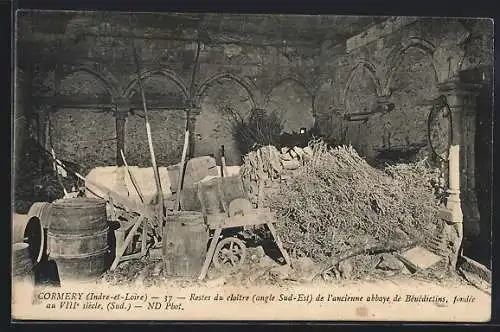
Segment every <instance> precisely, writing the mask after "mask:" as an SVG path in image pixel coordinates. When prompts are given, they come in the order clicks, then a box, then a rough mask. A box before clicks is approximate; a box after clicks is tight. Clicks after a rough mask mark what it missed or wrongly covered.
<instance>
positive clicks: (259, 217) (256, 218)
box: [207, 209, 275, 229]
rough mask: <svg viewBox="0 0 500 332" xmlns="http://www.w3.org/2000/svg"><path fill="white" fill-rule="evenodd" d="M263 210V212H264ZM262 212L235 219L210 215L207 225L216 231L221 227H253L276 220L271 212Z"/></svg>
mask: <svg viewBox="0 0 500 332" xmlns="http://www.w3.org/2000/svg"><path fill="white" fill-rule="evenodd" d="M262 210H263V211H262ZM262 210H260V211H256V212H254V211H252V213H251V214H247V215H244V216H241V215H236V216H233V217H228V215H227V214H225V213H219V214H210V215H207V223H208V226H209V227H210V228H211V229H216V228H219V227H222V228H230V227H242V226H251V225H262V224H266V223H268V222H270V221H271V220H274V219H275V218H274V214H273V213H271V212H270V211H266V210H265V209H262Z"/></svg>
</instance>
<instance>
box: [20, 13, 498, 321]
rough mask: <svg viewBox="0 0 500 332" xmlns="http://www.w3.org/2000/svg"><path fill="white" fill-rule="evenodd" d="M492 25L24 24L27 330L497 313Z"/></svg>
mask: <svg viewBox="0 0 500 332" xmlns="http://www.w3.org/2000/svg"><path fill="white" fill-rule="evenodd" d="M493 23H494V22H493V20H491V19H487V18H452V17H450V18H437V17H436V18H433V17H399V16H398V17H396V16H341V15H277V14H220V13H193V12H191V13H173V12H170V13H160V12H154V13H142V12H137V13H134V12H107V11H45V10H19V11H17V12H16V15H15V73H14V74H13V75H14V83H15V88H14V93H15V103H14V105H13V115H14V116H13V118H14V121H13V127H14V138H13V148H14V149H13V151H14V153H13V158H12V159H13V163H12V167H13V169H12V174H13V179H12V181H13V202H12V206H13V213H12V281H13V282H12V319H13V320H120V321H123V320H127V321H128V320H162V321H164V320H166V321H168V320H286V321H290V320H293V321H297V320H304V321H315V320H322V321H325V320H327V321H388V320H390V321H408V322H422V321H439V322H486V321H489V320H490V316H491V302H492V301H491V283H492V280H491V260H492V258H491V241H492V240H491V219H492V211H491V209H492V208H491V204H492V203H491V202H492V191H491V188H492V185H491V183H492V171H493V167H492V124H493V121H492V112H493V103H492V96H493V75H492V74H493V37H494V36H493Z"/></svg>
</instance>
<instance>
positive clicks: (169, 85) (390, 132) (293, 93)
mask: <svg viewBox="0 0 500 332" xmlns="http://www.w3.org/2000/svg"><path fill="white" fill-rule="evenodd" d="M433 50H434V48H433V46H432V45H430V44H428V43H423V44H422V43H420V42H419V41H416V40H413V41H412V42H409V43H407V44H405V45H403V46H401V47H400V48H396V49H394V50H393V52H391V54H390V55H389V58H388V61H387V62H388V63H390V65H389V66H388V67H387V68H388V70H387V73H388V74H387V75H386V77H387V78H386V79H384V80H381V79H379V76H382V75H380V70H377V68H376V67H375V66H374V65H373V64H371V63H370V62H369V61H366V60H360V61H357V62H356V63H355V65H354V67H353V68H352V70H351V71H350V74H349V75H348V78H347V80H346V83H345V84H343V85H344V86H345V88H344V89H339V88H338V85H337V83H336V82H335V81H330V82H328V84H326V85H325V84H323V85H320V87H319V88H314V87H311V86H309V85H307V84H306V83H304V80H303V79H301V78H300V77H297V76H288V77H285V78H283V79H281V80H279V81H278V82H276V83H275V84H274V85H273V86H272V88H271V89H270V90H269V91H267V92H266V93H262V91H261V90H259V88H258V87H257V86H256V84H255V83H254V82H252V81H250V80H248V79H246V78H240V77H239V76H237V75H235V74H232V73H217V74H214V75H212V76H211V77H209V78H208V79H206V80H204V81H203V83H202V84H200V85H199V86H198V87H197V89H196V93H195V102H196V104H197V105H198V106H200V108H201V112H202V114H201V115H199V116H197V120H196V121H197V124H196V132H195V140H196V142H195V153H196V154H199V155H204V154H212V153H213V152H214V150H215V147H219V146H220V145H222V144H224V145H225V147H226V153H227V154H228V155H227V160H228V162H229V163H237V162H238V161H239V158H240V156H239V154H238V149H237V147H236V144H235V142H234V138H233V137H231V128H230V126H231V122H230V121H228V118H227V117H228V114H223V113H221V111H223V110H224V107H221V105H225V106H228V107H227V108H229V109H231V110H233V111H235V112H236V113H237V114H238V115H239V116H241V117H245V116H246V115H248V114H249V113H250V111H251V110H253V109H255V108H265V109H268V110H270V111H277V112H279V114H280V115H281V118H282V119H283V120H284V124H285V126H284V127H285V128H284V130H285V131H294V130H298V129H299V128H300V127H312V126H313V125H314V121H315V116H316V112H318V111H321V112H325V111H326V112H329V108H331V106H332V105H333V106H334V107H333V108H342V109H343V110H344V112H353V113H355V112H363V111H364V110H370V108H372V107H373V106H374V105H375V103H376V102H377V100H378V98H379V97H380V96H383V95H391V98H392V99H391V100H393V101H395V103H396V105H397V107H398V108H397V109H396V110H395V112H394V114H393V115H391V116H390V117H385V118H382V117H373V118H370V120H369V121H368V122H365V123H344V124H343V125H342V126H343V127H342V128H341V130H340V131H338V133H341V134H343V135H345V136H346V140H347V141H349V142H350V143H352V144H353V145H355V146H358V147H363V149H365V150H367V151H361V152H362V153H363V154H365V155H368V154H370V153H371V152H373V151H371V150H376V149H380V148H391V147H394V146H396V147H397V146H398V145H405V144H406V145H409V144H414V143H418V142H419V141H421V140H422V137H423V135H422V133H421V131H422V128H425V126H424V125H423V124H422V122H423V121H425V117H426V112H425V111H424V110H423V111H419V110H418V108H419V106H418V105H416V99H418V98H417V97H418V96H414V95H411V91H419V93H420V94H422V91H427V90H425V89H428V91H427V92H425V93H424V94H427V95H432V94H433V93H434V91H435V90H436V83H437V78H436V64H435V62H434V61H433V60H432V52H433ZM415 59H419V61H414V60H415ZM415 64H420V67H421V69H422V70H420V69H417V70H413V71H412V70H409V68H411V67H412V66H415ZM82 73H83V74H84V75H87V76H86V77H82V76H80V78H78V75H81V74H82ZM408 73H410V74H408ZM415 73H417V74H418V75H417V74H415ZM68 79H69V80H71V79H73V80H75V81H78V80H80V81H82V82H85V84H83V86H82V89H83V88H85V89H89V87H92V84H89V81H94V83H95V84H94V85H95V87H94V88H93V89H94V91H90V92H95V94H96V95H98V93H101V94H102V93H104V94H107V96H108V98H110V99H111V100H113V99H115V98H128V99H134V98H137V97H138V95H137V79H133V80H131V81H130V82H129V83H128V84H126V85H125V86H124V87H123V88H118V87H119V86H120V85H119V84H118V83H117V81H116V80H115V79H114V78H113V77H112V75H109V74H108V73H104V74H102V73H98V72H96V71H94V70H93V69H90V68H86V67H77V68H73V69H71V70H69V71H67V72H65V75H64V76H63V78H62V80H61V81H60V82H59V88H60V89H61V88H63V87H64V86H71V88H72V89H74V88H75V84H70V82H65V80H68ZM141 79H142V80H143V83H144V85H145V87H146V89H145V90H146V91H148V93H150V94H153V95H154V94H155V93H158V94H165V93H166V92H167V93H166V94H167V95H168V94H169V92H171V93H172V95H173V96H177V97H178V96H180V97H181V98H183V99H184V101H185V99H186V98H188V96H189V91H188V88H187V84H186V82H184V80H183V79H182V78H180V77H179V76H178V75H177V74H176V73H175V72H172V71H170V70H168V69H155V70H147V71H144V72H143V73H142V77H141ZM416 82H418V84H417V85H418V86H416V85H415V84H416ZM395 87H398V88H399V90H398V89H395ZM401 87H403V88H401ZM404 87H406V89H405V88H404ZM90 90H92V89H90ZM339 91H340V93H339ZM90 92H89V91H86V92H85V93H86V94H89V93H90ZM339 94H340V97H338V95H339ZM408 101H410V102H408ZM420 108H421V107H420ZM159 116H160V115H159ZM160 118H161V117H160ZM160 118H159V119H160ZM130 121H132V119H130V120H129V122H130ZM139 122H141V121H140V120H139ZM131 124H132V122H131V123H130V124H129V126H130V125H131ZM179 127H180V128H182V125H179ZM373 128H376V130H371V129H373ZM379 129H380V130H379ZM179 134H180V135H182V132H180V133H179ZM372 136H373V137H372ZM133 141H134V140H133ZM233 145H234V146H233Z"/></svg>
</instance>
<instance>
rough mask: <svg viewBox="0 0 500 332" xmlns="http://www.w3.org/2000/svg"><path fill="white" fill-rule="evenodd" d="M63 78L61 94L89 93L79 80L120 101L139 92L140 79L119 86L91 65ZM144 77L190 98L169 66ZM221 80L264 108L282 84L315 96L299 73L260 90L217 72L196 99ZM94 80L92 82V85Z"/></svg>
mask: <svg viewBox="0 0 500 332" xmlns="http://www.w3.org/2000/svg"><path fill="white" fill-rule="evenodd" d="M59 76H62V78H60V79H59V81H58V82H56V85H57V86H58V89H57V90H58V93H62V94H65V93H70V91H69V89H67V88H66V87H70V88H71V89H72V90H73V93H74V94H78V93H79V92H83V93H84V94H89V93H88V92H87V93H85V91H78V89H75V86H77V85H78V82H76V81H81V83H85V84H82V85H85V86H86V87H87V88H89V87H92V85H93V86H94V91H90V94H92V92H93V93H94V94H100V95H108V96H109V98H111V100H120V99H124V98H125V99H130V98H132V97H133V96H134V94H136V93H137V89H138V79H137V78H134V79H132V80H131V81H130V82H129V83H128V84H126V86H125V87H120V84H119V82H118V80H117V79H115V78H114V77H113V75H112V74H110V73H108V72H104V73H100V72H98V71H96V70H94V69H93V68H91V67H87V66H80V67H74V68H71V69H69V70H66V71H65V72H64V73H63V74H62V75H59ZM141 80H142V82H143V83H147V82H148V81H151V80H157V81H158V80H160V81H162V82H161V83H162V84H165V83H169V84H168V85H170V86H171V87H173V88H174V89H175V90H177V92H178V93H179V94H180V95H182V96H183V97H184V98H185V99H187V98H188V97H189V89H188V84H187V83H186V82H185V81H184V80H183V79H182V78H181V77H180V76H179V75H177V74H176V73H175V72H174V71H172V70H170V69H166V68H162V69H148V70H144V71H143V72H142V73H141ZM221 80H230V81H232V82H233V83H234V84H236V85H238V87H240V88H243V89H244V90H245V91H246V92H247V93H248V96H249V98H250V99H249V100H250V102H251V103H252V106H253V107H254V108H260V107H263V106H264V105H265V104H266V103H267V102H268V100H269V98H271V95H272V93H273V91H274V90H275V89H276V88H279V87H280V86H281V85H282V84H294V85H298V86H299V87H300V89H302V90H304V91H305V92H306V93H307V94H308V95H309V96H311V97H313V95H314V93H313V88H312V87H311V86H309V85H308V84H307V83H305V80H304V79H302V78H301V77H299V76H297V75H288V76H286V77H285V78H282V79H280V80H279V81H277V82H275V83H274V85H273V87H272V88H271V89H270V90H269V91H267V92H265V93H263V92H261V90H260V89H259V88H258V87H257V86H256V85H255V84H254V83H253V82H252V81H251V80H249V79H246V78H241V77H239V76H238V75H235V74H233V73H228V72H221V73H216V74H214V75H212V76H211V77H209V78H208V79H206V80H205V81H203V82H202V83H201V84H199V86H198V88H197V89H196V92H195V93H194V99H195V100H194V101H195V103H196V104H198V102H199V100H200V99H201V97H202V95H203V94H204V93H205V92H206V91H207V89H209V87H210V86H212V85H213V84H214V83H217V82H218V81H221ZM89 82H92V83H93V84H89ZM311 103H312V102H311Z"/></svg>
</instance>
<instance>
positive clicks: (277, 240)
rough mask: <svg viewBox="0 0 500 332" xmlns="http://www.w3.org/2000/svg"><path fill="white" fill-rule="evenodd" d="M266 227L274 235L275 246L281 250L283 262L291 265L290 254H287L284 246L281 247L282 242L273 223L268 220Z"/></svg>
mask: <svg viewBox="0 0 500 332" xmlns="http://www.w3.org/2000/svg"><path fill="white" fill-rule="evenodd" d="M266 225H267V227H268V228H269V230H270V231H271V234H272V235H273V237H274V241H275V242H276V246H277V247H278V249H279V250H280V251H281V254H282V255H283V258H284V259H285V262H286V263H287V264H288V265H290V266H291V265H292V261H291V259H290V256H288V252H287V251H286V250H285V248H284V247H283V242H281V238H280V237H279V235H278V232H277V231H276V229H275V228H274V225H273V224H272V223H270V222H268V223H267V224H266Z"/></svg>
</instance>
